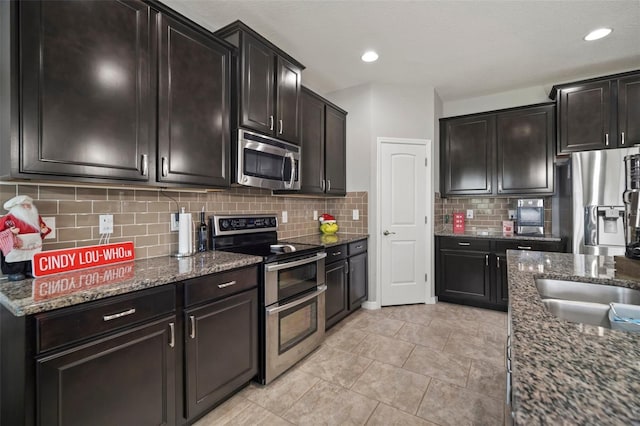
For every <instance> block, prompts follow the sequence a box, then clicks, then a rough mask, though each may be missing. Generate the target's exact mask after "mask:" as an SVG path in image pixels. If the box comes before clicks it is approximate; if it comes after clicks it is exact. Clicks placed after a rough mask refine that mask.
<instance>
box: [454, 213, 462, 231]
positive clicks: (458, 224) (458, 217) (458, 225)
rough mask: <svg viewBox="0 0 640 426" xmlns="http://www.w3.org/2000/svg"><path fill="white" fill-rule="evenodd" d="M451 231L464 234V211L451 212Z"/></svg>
mask: <svg viewBox="0 0 640 426" xmlns="http://www.w3.org/2000/svg"><path fill="white" fill-rule="evenodd" d="M453 233H454V234H464V213H454V214H453Z"/></svg>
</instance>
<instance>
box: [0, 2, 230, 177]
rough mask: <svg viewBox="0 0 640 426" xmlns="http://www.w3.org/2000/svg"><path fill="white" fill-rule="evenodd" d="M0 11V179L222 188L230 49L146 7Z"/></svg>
mask: <svg viewBox="0 0 640 426" xmlns="http://www.w3.org/2000/svg"><path fill="white" fill-rule="evenodd" d="M0 7H1V8H2V10H1V12H2V14H1V15H0V16H2V19H3V21H2V23H3V25H1V26H0V39H1V40H3V46H2V47H3V49H1V52H2V54H1V55H0V67H1V68H2V72H0V89H1V92H2V93H3V98H4V99H3V103H2V109H1V110H0V121H2V126H0V128H1V129H2V131H3V133H2V135H0V137H1V138H2V140H6V141H11V142H10V143H3V144H0V175H2V176H3V177H11V178H27V179H54V180H67V181H82V182H91V183H124V182H132V183H136V184H145V185H154V186H199V187H207V188H224V187H228V186H229V184H230V103H231V94H230V91H231V89H230V87H231V62H232V61H231V58H232V51H233V46H231V45H230V44H228V43H226V42H224V41H222V40H220V39H218V38H216V37H215V36H214V35H213V34H212V33H211V32H209V31H207V30H205V29H204V28H202V27H200V26H198V25H197V24H195V23H194V22H192V21H189V20H188V19H186V18H184V17H183V16H181V15H179V14H177V13H175V12H173V11H172V10H170V9H168V8H166V7H165V6H163V5H162V4H161V3H158V2H154V1H149V2H143V1H139V0H131V1H120V0H108V1H100V2H81V1H30V2H2V4H1V6H0ZM5 93H7V94H8V96H6V97H4V94H5ZM7 99H8V100H7Z"/></svg>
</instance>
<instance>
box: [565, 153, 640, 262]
mask: <svg viewBox="0 0 640 426" xmlns="http://www.w3.org/2000/svg"><path fill="white" fill-rule="evenodd" d="M638 152H640V148H637V147H634V148H622V149H608V150H602V151H587V152H578V153H573V154H572V155H571V161H570V162H569V163H567V164H565V165H564V166H563V167H561V171H560V173H558V179H559V181H558V182H557V183H558V189H559V190H558V193H557V195H556V196H557V197H558V200H557V202H558V207H559V214H560V228H561V229H560V232H561V234H563V236H565V237H567V239H568V246H569V249H572V250H571V251H572V252H573V253H583V254H595V255H608V256H618V255H621V256H622V255H624V252H625V238H624V216H625V213H624V203H623V201H622V193H623V192H624V190H625V174H624V173H625V169H624V157H625V156H627V155H631V154H637V153H638ZM554 202H555V201H554Z"/></svg>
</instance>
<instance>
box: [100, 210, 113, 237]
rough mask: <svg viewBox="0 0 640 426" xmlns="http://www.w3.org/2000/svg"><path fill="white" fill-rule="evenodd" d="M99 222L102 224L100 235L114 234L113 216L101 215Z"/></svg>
mask: <svg viewBox="0 0 640 426" xmlns="http://www.w3.org/2000/svg"><path fill="white" fill-rule="evenodd" d="M99 222H100V234H112V233H113V215H112V214H101V215H100V220H99Z"/></svg>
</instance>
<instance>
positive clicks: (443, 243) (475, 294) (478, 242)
mask: <svg viewBox="0 0 640 426" xmlns="http://www.w3.org/2000/svg"><path fill="white" fill-rule="evenodd" d="M564 248H565V247H564V242H563V241H541V240H526V239H517V238H509V239H489V238H468V237H463V236H460V237H449V236H447V237H443V236H438V237H436V295H437V296H438V300H439V301H442V302H451V303H459V304H463V305H471V306H477V307H481V308H488V309H496V310H503V311H505V310H507V306H508V304H509V283H508V279H507V255H506V253H507V250H527V251H529V250H530V251H550V252H563V251H564Z"/></svg>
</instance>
